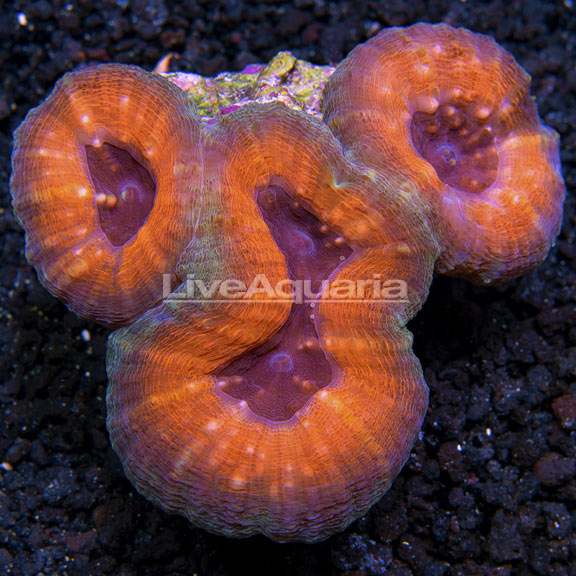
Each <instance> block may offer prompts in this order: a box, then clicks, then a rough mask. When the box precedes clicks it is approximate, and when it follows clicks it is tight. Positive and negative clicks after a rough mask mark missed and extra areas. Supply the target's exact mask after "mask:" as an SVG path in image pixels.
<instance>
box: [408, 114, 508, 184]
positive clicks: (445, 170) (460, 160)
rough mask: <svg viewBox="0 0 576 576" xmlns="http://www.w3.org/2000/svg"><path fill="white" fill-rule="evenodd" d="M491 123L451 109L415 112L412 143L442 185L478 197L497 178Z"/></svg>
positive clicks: (496, 158)
mask: <svg viewBox="0 0 576 576" xmlns="http://www.w3.org/2000/svg"><path fill="white" fill-rule="evenodd" d="M490 120H491V119H490V118H486V119H483V120H479V119H477V118H475V117H474V116H473V115H471V116H469V115H468V114H467V113H466V112H465V111H463V110H460V109H458V108H456V107H454V106H450V105H443V106H439V107H438V110H437V111H436V112H435V113H433V114H429V113H425V112H415V113H414V115H413V117H412V125H411V133H412V142H413V144H414V147H415V148H416V150H418V152H419V153H420V155H421V156H422V157H423V158H424V159H425V160H427V161H428V162H429V163H430V164H432V166H433V167H434V170H435V171H436V174H437V175H438V177H439V178H440V180H442V182H444V183H445V184H448V185H449V186H452V187H453V188H456V189H458V190H462V191H464V192H471V193H480V192H483V191H484V190H486V189H487V188H489V187H490V186H491V185H492V184H493V183H494V182H495V180H496V177H497V176H498V153H497V151H496V145H495V141H494V133H493V130H492V127H491V125H490Z"/></svg>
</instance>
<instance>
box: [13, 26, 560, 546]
mask: <svg viewBox="0 0 576 576" xmlns="http://www.w3.org/2000/svg"><path fill="white" fill-rule="evenodd" d="M287 58H288V59H289V58H290V56H289V55H288V56H286V55H284V57H283V60H282V65H285V61H286V59H287ZM297 66H298V65H297ZM299 66H300V68H298V67H297V68H296V69H297V72H298V75H297V76H298V79H297V82H295V83H294V84H293V86H292V87H291V90H287V89H285V88H283V87H282V86H278V82H274V80H278V75H277V76H276V77H274V74H272V75H271V74H270V68H267V69H265V68H258V69H257V73H256V74H252V75H253V76H254V77H253V78H252V79H250V73H244V74H239V75H237V76H236V77H234V76H230V79H229V82H227V83H222V82H221V85H220V88H219V90H220V91H221V94H220V98H215V99H214V101H215V102H217V103H218V102H222V101H224V100H225V98H224V97H223V96H222V94H223V93H224V92H226V94H227V96H230V102H227V104H228V105H227V106H226V107H225V108H221V109H220V111H219V113H218V110H217V111H216V112H214V110H212V111H211V112H210V110H211V108H210V106H211V103H212V101H213V100H211V96H214V92H212V93H211V92H210V90H211V89H212V88H211V85H210V81H209V80H207V79H198V78H196V80H195V82H192V88H191V89H186V86H184V84H186V82H187V80H186V79H183V78H182V77H180V76H179V75H176V76H175V77H173V78H172V80H173V82H174V83H172V82H170V81H169V80H168V79H166V78H163V77H161V76H160V75H159V74H155V73H148V72H144V71H142V70H139V69H137V68H134V67H130V66H123V65H114V64H113V65H102V66H99V67H95V68H90V69H86V70H81V71H79V72H73V73H70V74H67V75H66V76H65V77H64V78H63V79H62V80H61V81H60V82H59V83H58V85H57V86H56V88H55V90H54V92H53V93H52V94H51V96H50V97H49V98H48V99H47V100H46V102H45V103H44V104H42V105H41V106H40V107H39V108H37V109H35V110H34V111H32V112H31V113H30V114H29V115H28V117H27V119H26V120H25V122H24V123H23V125H22V126H21V127H20V128H19V130H18V131H17V133H16V136H15V148H14V154H13V174H12V180H11V190H12V195H13V199H14V209H15V211H16V214H17V215H18V218H19V219H20V221H21V223H22V225H23V227H24V228H25V230H26V234H27V256H28V259H29V261H30V262H31V263H32V264H33V265H34V266H35V267H36V269H37V271H38V274H39V277H40V279H41V281H42V282H43V283H44V285H45V286H46V287H47V288H48V289H49V290H50V291H51V292H53V293H54V294H56V295H57V296H59V297H60V298H62V299H63V300H64V301H65V302H66V303H67V304H68V305H69V306H70V308H72V309H73V310H74V311H75V312H77V313H78V314H80V315H82V316H85V317H87V318H91V319H94V320H97V321H99V322H102V323H104V324H106V325H109V326H112V327H115V328H119V329H118V330H117V331H116V332H114V333H113V334H112V335H111V337H110V341H109V348H108V358H107V364H108V375H109V381H110V385H109V390H108V399H107V402H108V428H109V431H110V435H111V439H112V443H113V445H114V448H115V450H116V451H117V453H118V455H119V456H120V458H121V460H122V462H123V465H124V468H125V471H126V473H127V475H128V476H129V477H130V479H131V480H132V481H133V482H134V484H135V485H136V487H137V488H138V490H139V491H140V492H142V493H143V494H144V495H146V496H147V497H148V498H150V499H152V500H153V501H155V502H157V503H158V504H159V505H161V506H162V507H163V508H164V509H166V510H168V511H171V512H179V513H181V514H184V515H185V516H187V517H188V518H189V519H190V520H191V521H192V522H193V523H194V524H197V525H199V526H202V527H204V528H206V529H208V530H211V531H214V532H218V533H222V534H226V535H231V536H247V535H250V534H254V533H258V532H261V533H264V534H266V535H267V536H269V537H271V538H274V539H276V540H281V541H286V540H306V541H317V540H321V539H323V538H326V537H328V536H329V535H331V534H333V533H334V532H336V531H338V530H341V529H343V528H344V527H345V526H346V525H348V524H349V523H350V522H352V521H353V520H354V519H356V518H358V517H359V516H360V515H362V514H364V513H365V512H366V511H367V510H368V508H369V507H370V506H371V505H372V504H373V503H374V502H375V501H376V500H378V499H379V498H380V497H381V496H382V495H383V494H384V493H385V492H386V490H388V488H389V487H390V484H391V482H392V481H393V480H394V478H395V477H396V475H397V474H398V472H399V471H400V469H401V468H402V466H403V464H404V463H405V461H406V459H407V457H408V455H409V452H410V449H411V447H412V445H413V443H414V441H415V439H416V437H417V435H418V433H419V430H420V427H421V424H422V419H423V417H424V413H425V411H426V407H427V402H428V390H427V386H426V384H425V382H424V379H423V376H422V370H421V367H420V364H419V362H418V360H417V359H416V357H415V356H414V354H413V353H412V350H411V342H412V338H411V335H410V333H409V332H408V331H407V329H406V323H407V322H408V321H409V320H410V319H411V318H412V317H413V316H414V315H415V314H416V312H417V311H418V310H419V309H420V307H421V306H422V304H423V302H424V300H425V298H426V295H427V292H428V288H429V285H430V282H431V280H432V276H433V273H434V272H435V271H436V272H437V273H448V274H453V275H459V276H463V277H466V278H468V279H470V280H472V281H475V282H480V283H488V282H497V281H503V280H507V279H510V278H514V277H516V276H518V275H520V274H522V273H525V272H526V271H527V270H530V269H531V268H532V267H534V266H535V265H537V264H538V263H539V262H540V261H541V260H542V259H543V258H544V257H545V256H546V254H547V252H548V250H549V248H550V246H551V244H552V242H553V241H554V239H555V237H556V235H557V234H558V230H559V226H560V219H561V212H562V201H563V197H564V186H563V182H562V178H561V175H560V166H559V159H558V137H557V135H556V134H555V133H554V132H553V131H551V130H550V129H548V128H546V127H544V126H542V125H541V124H540V121H539V119H538V116H537V113H536V107H535V104H534V102H533V101H532V99H531V98H530V95H529V92H528V77H527V75H526V73H525V72H524V71H523V70H522V69H521V68H520V67H519V66H518V65H517V64H516V62H515V61H514V59H513V58H512V56H510V55H509V54H508V53H506V52H505V51H504V50H503V49H502V48H500V47H498V46H497V45H496V44H495V43H494V42H493V41H492V40H491V39H489V38H487V37H484V36H480V35H477V34H473V33H471V32H469V31H466V30H455V29H453V28H450V27H449V26H446V25H438V26H429V25H416V26H413V27H411V28H407V29H390V30H388V31H385V32H383V33H381V34H379V35H378V36H377V37H375V38H373V39H372V40H370V41H369V42H367V43H366V44H364V45H362V46H360V47H358V48H356V49H355V50H354V51H353V52H352V53H351V54H350V56H349V57H348V58H347V59H346V60H345V61H344V62H343V63H342V64H341V65H340V66H338V67H337V68H336V70H335V71H333V70H332V69H319V68H318V69H317V70H313V67H311V66H310V65H307V64H305V63H299ZM272 71H274V70H272ZM332 72H333V74H332ZM331 74H332V75H331ZM330 75H331V77H330V78H329V79H328V81H327V85H326V87H325V89H324V84H325V83H326V79H327V78H328V77H329V76H330ZM236 81H238V82H252V86H251V90H250V91H249V93H250V97H249V98H244V95H245V94H246V93H247V91H246V90H237V91H236V92H235V91H234V90H233V89H232V87H233V86H234V82H236ZM175 84H177V85H178V86H180V87H177V86H175ZM215 85H217V83H215ZM181 88H184V91H183V90H182V89H181ZM188 88H190V86H188ZM322 97H323V101H324V107H323V110H322V114H323V118H322V117H321V116H320V104H321V103H322ZM243 98H244V99H243ZM250 100H252V101H250ZM269 100H275V102H270V101H269ZM193 101H196V102H197V103H199V106H198V107H196V106H195V105H194V104H193ZM197 110H198V111H197ZM206 110H208V112H206Z"/></svg>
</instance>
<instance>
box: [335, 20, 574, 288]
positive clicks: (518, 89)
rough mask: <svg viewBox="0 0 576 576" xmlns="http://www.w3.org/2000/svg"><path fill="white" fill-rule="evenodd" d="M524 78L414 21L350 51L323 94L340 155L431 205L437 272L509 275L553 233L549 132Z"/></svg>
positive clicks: (488, 42) (501, 54)
mask: <svg viewBox="0 0 576 576" xmlns="http://www.w3.org/2000/svg"><path fill="white" fill-rule="evenodd" d="M529 80H530V79H529V76H528V74H526V72H525V71H524V70H523V69H522V68H521V67H520V66H518V64H517V63H516V61H515V60H514V58H513V57H512V55H511V54H509V53H508V52H506V51H505V50H504V49H503V48H501V47H500V46H498V45H497V44H496V43H495V42H494V40H492V39H491V38H489V37H488V36H483V35H480V34H474V33H472V32H470V31H469V30H465V29H462V28H460V29H455V28H452V27H450V26H447V25H445V24H440V25H436V26H430V25H426V24H417V25H415V26H411V27H410V28H406V29H399V28H395V29H391V30H388V31H385V32H383V33H381V34H379V35H378V36H376V37H375V38H373V39H372V40H370V41H369V42H367V43H366V44H364V45H362V46H359V47H357V48H356V49H355V50H353V51H352V52H351V54H350V55H349V56H348V57H347V58H346V60H345V61H344V62H343V63H342V64H340V66H338V68H337V69H336V72H335V73H334V75H333V76H332V77H331V79H330V82H329V83H328V86H327V87H326V91H325V110H324V116H325V121H326V122H327V123H328V125H329V126H330V127H331V128H332V130H333V131H334V133H335V134H336V135H337V136H338V138H339V139H340V141H341V142H342V143H343V145H344V146H345V147H346V148H347V150H348V155H349V157H352V158H353V159H355V160H356V161H357V162H361V163H364V164H366V165H368V166H373V167H375V168H377V169H378V170H379V171H380V172H381V173H382V174H383V176H384V177H385V178H386V179H387V180H388V181H389V182H390V183H391V184H393V185H394V186H396V187H398V189H400V190H402V192H403V193H405V194H409V195H413V196H417V197H418V198H419V199H422V200H424V201H425V202H427V203H428V204H429V205H430V208H431V210H432V212H433V214H434V215H433V219H434V220H435V228H436V231H437V234H438V237H439V241H440V243H441V244H442V247H443V252H442V254H441V256H440V258H439V259H438V262H437V265H436V269H437V271H438V272H441V273H446V274H451V275H455V276H462V277H464V278H467V279H468V280H471V281H473V282H476V283H490V282H497V281H504V280H509V279H511V278H515V277H516V276H520V275H521V274H524V273H525V272H527V271H528V270H530V269H532V268H533V267H534V266H535V265H536V264H538V263H539V262H541V261H542V260H543V259H544V258H545V257H546V254H547V253H548V250H549V249H550V246H551V243H552V242H553V241H554V239H555V238H556V236H557V235H558V232H559V229H560V224H561V219H562V208H561V207H562V202H563V198H564V183H563V181H562V176H561V174H560V160H559V155H558V134H556V132H554V131H553V130H550V129H549V128H546V127H545V126H542V124H540V120H539V118H538V114H537V112H536V105H535V103H534V101H533V100H532V98H531V97H530V93H529Z"/></svg>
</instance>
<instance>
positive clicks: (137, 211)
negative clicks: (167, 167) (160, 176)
mask: <svg viewBox="0 0 576 576" xmlns="http://www.w3.org/2000/svg"><path fill="white" fill-rule="evenodd" d="M85 150H86V161H87V164H88V170H89V172H90V178H91V180H92V185H93V188H94V198H95V201H96V207H97V210H98V218H99V221H100V228H101V229H102V232H104V234H105V235H106V237H107V238H108V240H109V242H110V244H112V245H113V246H122V245H123V244H125V243H126V242H128V241H129V240H130V239H131V238H132V237H133V236H134V235H135V234H136V233H137V232H138V230H140V228H141V227H142V225H143V224H144V222H145V221H146V218H147V217H148V214H150V211H151V210H152V207H153V206H154V198H155V196H156V182H155V181H154V178H153V177H152V175H151V173H150V172H149V171H148V170H147V169H146V168H145V167H144V166H143V165H142V164H141V163H140V162H138V161H137V160H136V159H135V158H134V157H133V156H132V155H131V154H130V153H129V152H127V151H126V150H123V149H122V148H118V147H117V146H114V145H112V144H109V143H107V142H104V143H103V144H101V145H100V146H98V147H95V146H86V147H85Z"/></svg>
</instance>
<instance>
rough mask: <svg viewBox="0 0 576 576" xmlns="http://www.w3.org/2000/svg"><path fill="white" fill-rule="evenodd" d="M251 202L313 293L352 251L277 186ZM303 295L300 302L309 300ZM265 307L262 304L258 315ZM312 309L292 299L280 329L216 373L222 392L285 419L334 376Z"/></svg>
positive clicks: (292, 273) (293, 276) (295, 276)
mask: <svg viewBox="0 0 576 576" xmlns="http://www.w3.org/2000/svg"><path fill="white" fill-rule="evenodd" d="M256 202H257V204H258V207H259V209H260V212H261V214H262V217H263V218H264V221H265V222H266V224H267V225H268V227H269V229H270V233H271V234H272V237H273V238H274V240H275V242H276V244H277V246H278V248H279V249H280V251H281V252H282V253H283V254H284V257H285V258H286V264H287V269H288V276H289V278H290V280H293V281H308V282H309V284H310V287H311V290H312V292H318V291H319V290H320V289H321V286H322V281H323V280H328V278H329V277H330V275H331V274H332V272H333V271H334V270H335V269H336V268H338V267H339V266H340V265H341V264H342V262H343V261H344V260H346V258H347V257H348V256H349V255H350V254H351V253H352V249H351V248H350V247H349V246H348V245H347V244H346V243H345V242H344V241H343V239H342V238H340V237H339V236H338V235H337V234H336V233H335V232H334V231H333V230H332V231H331V230H329V229H328V227H327V226H324V225H322V222H320V221H319V220H318V219H317V218H316V217H315V216H313V215H312V214H311V213H310V212H309V211H308V210H306V209H305V208H304V207H303V206H302V205H301V204H299V203H298V202H296V201H295V200H294V198H293V197H292V196H291V195H290V194H288V193H287V192H286V190H284V189H283V188H281V187H279V186H269V187H268V188H265V189H263V190H259V191H257V193H256ZM302 284H304V283H303V282H302ZM304 296H305V298H303V299H302V300H306V299H308V300H310V299H313V298H306V294H304ZM238 305H239V306H241V304H238ZM265 307H266V304H264V303H263V304H262V313H265V310H266V308H265ZM315 312H316V304H315V303H314V302H306V301H303V302H300V299H299V298H294V302H293V304H292V308H291V310H290V314H289V316H288V318H287V320H286V322H285V323H284V325H283V326H282V328H281V329H280V330H279V331H278V332H276V334H274V336H273V337H272V338H270V339H269V340H268V341H267V342H265V343H264V344H262V345H260V346H259V347H257V348H255V349H253V350H250V351H249V352H247V353H246V354H244V355H243V356H240V357H239V358H236V359H235V360H234V361H233V362H232V363H231V364H229V365H228V366H226V368H224V369H223V370H222V371H221V372H220V373H219V374H218V375H217V377H216V381H217V385H218V387H219V389H220V390H221V392H223V393H225V394H227V395H228V396H231V397H233V398H235V399H238V400H244V401H245V402H246V403H247V404H248V406H249V408H250V410H252V412H253V413H254V414H256V415H258V416H261V417H263V418H267V419H268V420H273V421H285V420H289V419H290V418H291V417H292V416H293V415H294V413H295V412H296V411H297V410H299V409H300V408H302V407H303V406H304V405H305V404H306V402H307V401H308V400H309V399H310V398H311V396H312V395H313V394H314V393H316V392H317V391H318V390H320V389H321V388H323V387H324V386H327V385H328V384H330V382H331V381H332V378H333V369H332V365H331V361H330V360H329V358H328V357H327V356H326V354H325V353H324V351H323V350H322V348H321V346H320V343H319V339H318V333H317V332H316V327H315V322H314V318H315Z"/></svg>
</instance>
